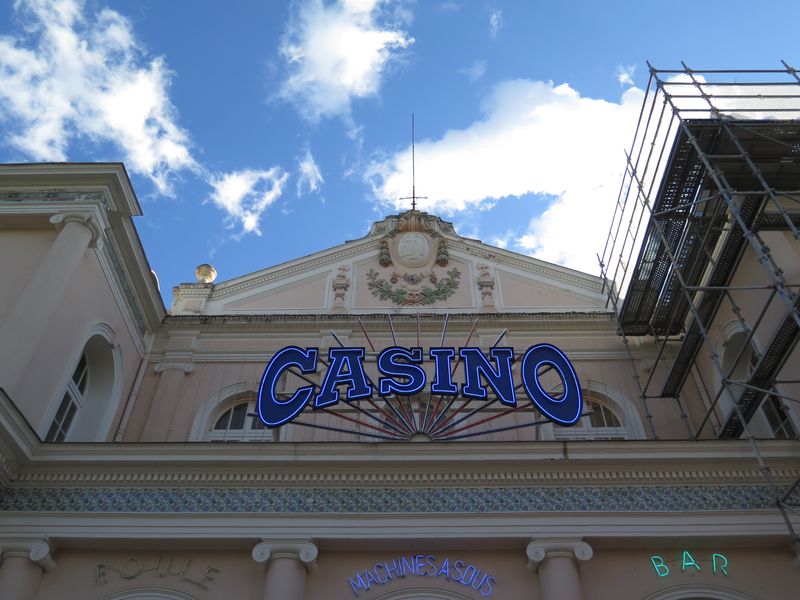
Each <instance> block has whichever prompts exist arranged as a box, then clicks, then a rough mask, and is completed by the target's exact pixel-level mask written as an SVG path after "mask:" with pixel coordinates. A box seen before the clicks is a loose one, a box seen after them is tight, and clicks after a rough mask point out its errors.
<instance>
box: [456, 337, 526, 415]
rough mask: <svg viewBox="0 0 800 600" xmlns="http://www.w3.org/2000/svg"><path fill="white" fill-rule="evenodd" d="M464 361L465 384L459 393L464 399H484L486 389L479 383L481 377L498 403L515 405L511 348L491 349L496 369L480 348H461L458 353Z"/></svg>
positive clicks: (512, 352) (512, 351)
mask: <svg viewBox="0 0 800 600" xmlns="http://www.w3.org/2000/svg"><path fill="white" fill-rule="evenodd" d="M458 353H459V355H460V356H461V358H463V359H464V373H465V377H466V379H467V382H466V383H465V384H464V385H463V386H462V387H461V393H462V394H463V395H464V396H465V397H466V398H477V399H478V400H483V399H485V398H486V388H485V387H484V386H483V383H482V382H481V375H483V377H484V378H485V379H486V382H487V383H488V384H489V385H490V386H491V388H492V389H493V390H494V391H495V393H496V394H497V396H498V398H499V399H500V402H502V403H503V404H507V405H508V406H516V405H517V396H516V394H515V393H514V380H513V379H512V377H511V363H512V362H513V361H514V349H513V348H492V349H491V350H490V351H489V354H491V355H492V358H493V359H494V361H495V363H496V364H497V369H496V370H495V369H494V367H493V366H492V364H491V363H490V362H489V361H488V359H487V358H486V356H484V354H483V352H481V349H480V348H461V350H459V351H458Z"/></svg>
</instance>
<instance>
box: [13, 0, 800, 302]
mask: <svg viewBox="0 0 800 600" xmlns="http://www.w3.org/2000/svg"><path fill="white" fill-rule="evenodd" d="M798 17H800V4H798V3H797V2H796V0H791V1H786V2H765V3H759V4H758V5H755V4H754V3H751V2H738V1H733V0H727V1H724V2H716V1H707V2H697V1H696V0H695V1H693V2H682V1H674V2H671V3H669V4H665V3H653V2H646V1H641V2H638V3H632V2H596V1H594V2H588V1H587V2H582V1H570V2H560V3H552V2H528V1H525V2H523V1H514V2H512V1H508V2H503V1H493V2H477V1H467V0H462V1H436V0H425V1H423V0H419V1H416V2H413V1H395V2H391V1H384V2H381V1H377V0H350V1H347V2H322V1H321V0H315V1H312V0H302V1H298V2H287V3H280V2H244V1H235V2H229V3H226V4H225V5H224V6H223V5H222V4H221V3H219V2H210V1H208V2H201V1H191V2H190V1H189V0H185V1H177V0H173V1H169V2H165V1H154V0H140V1H137V2H122V1H110V2H105V1H102V0H86V1H80V0H20V1H18V2H4V3H2V4H1V5H0V161H2V162H28V161H61V160H67V161H95V160H97V161H122V162H124V163H125V164H126V167H127V169H128V171H129V173H130V175H131V178H132V180H133V183H134V187H135V189H136V191H137V194H138V196H139V199H140V202H141V204H142V207H143V210H144V213H145V214H144V216H143V217H140V218H138V219H137V220H136V223H137V226H138V229H139V232H140V235H141V238H142V241H143V243H144V246H145V249H146V251H147V254H148V257H149V259H150V262H151V265H152V267H153V269H154V270H155V271H156V272H157V273H158V276H159V278H160V281H161V286H162V294H163V296H164V298H165V302H166V304H167V305H169V303H170V301H171V288H172V286H174V285H177V284H178V283H180V282H183V281H192V280H193V272H194V268H195V266H196V265H198V264H200V263H203V262H211V263H212V264H214V266H215V267H216V269H217V271H218V272H219V279H218V281H221V280H225V279H230V278H232V277H236V276H239V275H242V274H245V273H248V272H251V271H255V270H258V269H261V268H264V267H268V266H271V265H274V264H277V263H280V262H283V261H286V260H290V259H292V258H296V257H298V256H303V255H306V254H310V253H312V252H315V251H317V250H321V249H324V248H327V247H330V246H333V245H336V244H338V243H341V242H343V241H344V240H347V239H353V238H357V237H360V236H361V235H363V234H364V233H366V230H367V227H368V225H369V223H370V222H372V221H374V220H376V219H379V218H381V217H382V216H384V215H386V214H389V213H393V212H397V210H399V209H402V208H404V207H407V206H408V202H407V201H400V200H399V198H400V197H402V196H408V195H409V193H410V191H411V177H410V160H409V158H410V147H409V141H410V120H411V113H412V112H413V113H415V114H416V124H417V152H416V155H417V168H416V171H417V193H418V194H420V195H422V196H427V197H428V199H427V200H422V201H421V202H420V204H421V207H422V208H423V209H425V210H428V211H429V212H433V213H436V214H439V215H441V216H443V217H444V218H446V219H448V220H451V221H453V222H454V223H455V225H456V228H457V230H458V231H459V232H460V233H461V234H463V235H466V236H469V237H477V238H480V239H482V240H484V241H485V242H487V243H491V244H496V245H500V246H503V247H507V248H508V249H511V250H514V251H517V252H522V253H526V254H531V255H534V256H537V257H540V258H543V259H545V260H550V261H553V262H559V263H561V264H566V265H567V266H571V267H574V268H578V269H581V270H586V271H590V272H596V270H597V267H596V265H595V261H596V258H595V255H596V253H597V252H598V251H599V250H600V249H601V248H602V242H603V241H604V240H605V230H606V229H607V226H608V221H609V220H610V218H611V211H612V203H613V201H614V199H615V197H616V191H617V189H616V188H618V186H619V182H620V178H621V173H622V168H623V166H624V155H623V148H624V147H626V146H627V145H628V144H629V143H630V139H631V135H632V127H633V126H634V125H635V121H636V118H637V115H638V110H639V106H640V103H641V97H642V88H643V87H644V86H645V84H646V83H647V68H646V64H645V61H646V60H649V61H650V62H651V63H652V64H653V65H655V66H656V67H658V68H679V67H680V61H681V60H685V61H687V63H689V65H690V66H693V67H695V68H779V67H780V66H781V65H780V59H784V60H786V61H787V62H789V63H790V64H793V65H794V66H800V56H798V54H799V53H798V44H797V41H796V39H797V32H796V24H797V22H798Z"/></svg>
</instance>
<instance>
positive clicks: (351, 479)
mask: <svg viewBox="0 0 800 600" xmlns="http://www.w3.org/2000/svg"><path fill="white" fill-rule="evenodd" d="M176 370H182V369H180V368H177V367H176ZM185 372H186V373H187V374H188V373H189V372H191V371H190V370H189V371H185ZM265 443H266V442H265ZM195 466H196V465H195ZM274 467H275V465H274V464H273V468H274ZM150 468H152V467H150ZM10 473H11V480H10V481H11V482H13V483H14V484H26V485H33V486H36V487H45V486H48V485H52V484H58V485H75V486H82V485H83V486H90V485H97V484H109V485H112V484H113V485H125V486H126V487H127V486H131V485H133V486H137V487H140V486H148V485H158V486H162V485H163V486H172V485H184V486H187V487H189V486H197V485H201V486H205V485H209V484H213V485H217V484H224V485H227V486H234V487H248V486H252V485H254V484H258V485H265V486H281V485H315V486H325V487H340V486H348V485H361V486H369V487H380V486H396V487H400V486H425V485H431V484H435V485H440V486H451V487H456V486H459V485H474V486H480V485H524V484H536V485H544V486H552V487H557V486H560V485H581V484H583V485H609V484H636V483H638V484H659V483H675V484H713V483H728V484H733V483H752V482H758V481H760V480H761V478H762V477H763V473H762V472H761V471H760V470H759V469H756V468H752V469H709V470H697V471H687V470H657V469H637V470H593V471H579V470H576V471H543V470H541V469H537V470H530V471H527V470H526V471H515V470H502V471H498V470H493V471H450V470H448V471H432V472H427V473H426V472H420V471H400V472H397V471H392V472H377V471H364V470H363V469H358V470H354V471H346V470H338V471H335V470H331V469H327V468H325V469H320V470H314V471H307V472H297V471H294V470H288V471H287V472H278V471H269V472H265V471H264V470H263V468H262V467H254V468H253V469H252V470H250V469H248V470H245V469H243V468H242V467H241V466H234V465H231V470H229V471H225V472H218V471H217V472H205V471H195V472H192V471H187V470H185V469H183V470H181V469H178V470H170V471H166V470H165V471H152V470H149V471H122V470H111V469H109V470H95V471H91V472H87V471H83V470H79V471H73V472H70V471H63V470H41V469H37V470H35V471H22V472H15V471H11V472H10ZM772 476H773V477H774V478H775V480H776V481H779V482H780V481H783V482H790V481H793V480H795V479H797V478H798V477H800V469H789V468H787V469H780V468H779V469H774V470H773V471H772Z"/></svg>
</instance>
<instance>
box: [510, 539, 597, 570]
mask: <svg viewBox="0 0 800 600" xmlns="http://www.w3.org/2000/svg"><path fill="white" fill-rule="evenodd" d="M525 554H526V555H527V557H528V568H529V569H531V570H532V571H536V570H537V569H538V568H539V565H540V564H541V563H542V562H543V561H544V560H545V559H546V558H550V557H552V556H567V557H569V558H574V559H576V560H578V561H580V562H586V561H587V560H589V559H590V558H592V556H593V555H594V552H593V551H592V547H591V546H590V545H589V544H587V543H586V542H584V541H583V540H580V539H559V538H541V539H534V540H531V542H530V543H529V544H528V547H527V548H525Z"/></svg>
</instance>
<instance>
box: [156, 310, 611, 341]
mask: <svg viewBox="0 0 800 600" xmlns="http://www.w3.org/2000/svg"><path fill="white" fill-rule="evenodd" d="M418 316H419V319H420V321H421V322H425V321H436V322H437V323H439V324H441V321H442V318H443V313H419V315H417V313H414V314H413V315H411V314H392V319H394V321H395V324H398V323H401V322H403V320H408V322H409V323H410V322H412V320H413V322H414V323H416V319H417V317H418ZM475 316H476V315H475V313H474V312H468V313H467V312H463V313H456V312H454V313H450V314H449V320H450V321H451V322H452V321H468V322H469V323H472V322H473V321H474V320H475ZM504 319H505V320H513V321H520V322H524V323H530V322H532V321H543V322H548V321H580V322H581V326H582V327H583V326H584V324H585V322H586V321H596V322H599V323H602V324H603V325H605V326H606V327H608V328H609V331H610V332H612V333H614V335H616V329H615V328H614V329H613V330H612V329H611V328H612V327H616V325H615V323H614V313H613V312H611V311H586V312H583V311H569V312H562V311H559V312H498V313H491V315H489V316H487V317H486V320H487V321H491V323H492V324H493V325H495V324H497V323H498V322H501V321H502V320H504ZM359 320H361V321H383V322H386V312H378V313H352V314H346V313H345V314H335V313H333V314H330V313H325V314H323V313H310V314H306V313H280V314H264V313H259V314H231V315H227V314H216V315H169V316H167V317H166V318H165V319H164V324H165V325H180V324H185V323H191V324H196V323H201V324H203V325H211V324H215V323H219V324H223V323H224V324H230V323H247V324H250V323H259V322H263V323H271V322H281V321H286V322H293V321H306V322H309V323H312V322H320V321H322V322H325V321H331V322H336V321H359ZM604 328H605V327H604ZM582 331H583V330H582Z"/></svg>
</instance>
